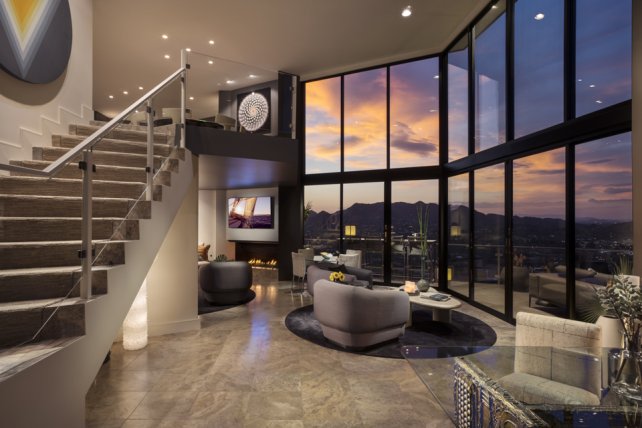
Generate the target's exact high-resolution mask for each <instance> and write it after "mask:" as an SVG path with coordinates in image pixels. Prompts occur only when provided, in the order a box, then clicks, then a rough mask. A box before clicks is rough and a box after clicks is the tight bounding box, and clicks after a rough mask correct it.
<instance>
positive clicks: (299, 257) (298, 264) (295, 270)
mask: <svg viewBox="0 0 642 428" xmlns="http://www.w3.org/2000/svg"><path fill="white" fill-rule="evenodd" d="M305 268H306V265H305V255H304V254H302V253H294V252H293V253H292V287H291V291H292V292H294V291H303V290H304V289H305V271H306V269H305ZM298 281H301V287H300V288H298V289H297V288H296V287H295V284H296V282H298Z"/></svg>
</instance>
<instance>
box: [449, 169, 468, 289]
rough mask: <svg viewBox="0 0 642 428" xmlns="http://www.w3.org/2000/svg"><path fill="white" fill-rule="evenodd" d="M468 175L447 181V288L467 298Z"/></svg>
mask: <svg viewBox="0 0 642 428" xmlns="http://www.w3.org/2000/svg"><path fill="white" fill-rule="evenodd" d="M468 187H469V183H468V174H462V175H459V176H456V177H451V178H449V179H448V223H447V224H448V272H447V273H446V274H447V281H448V288H450V289H451V290H454V291H457V292H458V293H460V294H463V295H465V296H468V283H469V266H470V251H469V249H470V237H469V236H470V235H469V234H470V205H469V200H468Z"/></svg>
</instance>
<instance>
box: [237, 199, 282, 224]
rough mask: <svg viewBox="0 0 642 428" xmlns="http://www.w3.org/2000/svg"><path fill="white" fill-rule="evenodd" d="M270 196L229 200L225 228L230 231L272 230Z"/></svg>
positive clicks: (271, 203)
mask: <svg viewBox="0 0 642 428" xmlns="http://www.w3.org/2000/svg"><path fill="white" fill-rule="evenodd" d="M272 206H273V202H272V197H271V196H253V197H249V198H248V197H241V198H229V199H228V200H227V227H229V228H230V229H272V228H274V219H273V212H272V211H273V210H272Z"/></svg>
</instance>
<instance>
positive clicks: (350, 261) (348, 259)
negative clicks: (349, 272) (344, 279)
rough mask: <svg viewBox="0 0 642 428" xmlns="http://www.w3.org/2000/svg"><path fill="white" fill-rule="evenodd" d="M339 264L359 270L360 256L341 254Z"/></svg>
mask: <svg viewBox="0 0 642 428" xmlns="http://www.w3.org/2000/svg"><path fill="white" fill-rule="evenodd" d="M339 263H340V264H344V265H346V266H350V267H354V268H358V267H359V254H339Z"/></svg>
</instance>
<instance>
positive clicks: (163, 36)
mask: <svg viewBox="0 0 642 428" xmlns="http://www.w3.org/2000/svg"><path fill="white" fill-rule="evenodd" d="M161 37H162V38H163V40H167V39H169V36H168V35H167V34H163V35H162V36H161Z"/></svg>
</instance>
